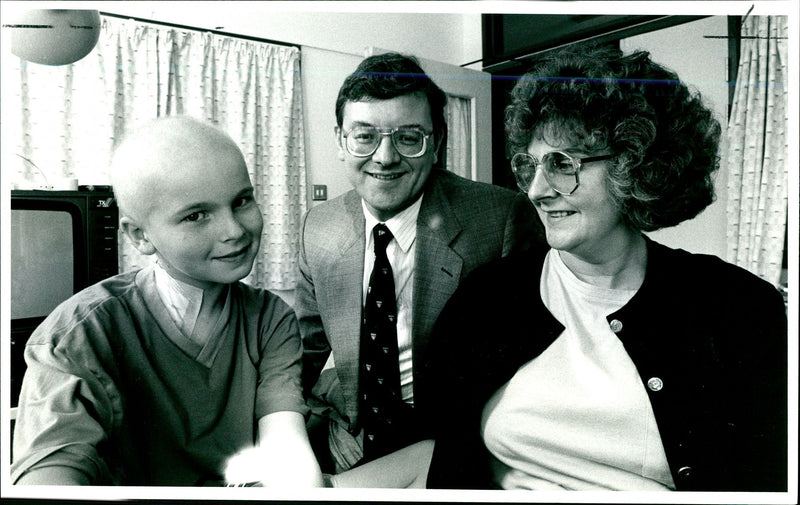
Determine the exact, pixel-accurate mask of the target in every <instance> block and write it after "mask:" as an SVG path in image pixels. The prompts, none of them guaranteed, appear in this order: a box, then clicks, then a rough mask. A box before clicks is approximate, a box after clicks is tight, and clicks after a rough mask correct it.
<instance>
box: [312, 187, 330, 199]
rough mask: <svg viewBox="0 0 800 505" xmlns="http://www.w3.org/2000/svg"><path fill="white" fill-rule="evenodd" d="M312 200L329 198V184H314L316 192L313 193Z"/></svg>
mask: <svg viewBox="0 0 800 505" xmlns="http://www.w3.org/2000/svg"><path fill="white" fill-rule="evenodd" d="M311 199H312V200H327V199H328V186H326V185H324V184H314V193H313V194H312V195H311Z"/></svg>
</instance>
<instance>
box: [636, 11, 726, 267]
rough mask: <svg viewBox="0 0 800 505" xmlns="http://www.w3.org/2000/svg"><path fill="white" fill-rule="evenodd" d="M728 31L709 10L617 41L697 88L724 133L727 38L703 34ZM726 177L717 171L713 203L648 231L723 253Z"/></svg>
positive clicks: (669, 242) (700, 250) (668, 242)
mask: <svg viewBox="0 0 800 505" xmlns="http://www.w3.org/2000/svg"><path fill="white" fill-rule="evenodd" d="M727 33H728V25H727V18H726V17H725V16H713V17H709V18H705V19H701V20H698V21H693V22H691V23H686V24H683V25H678V26H675V27H672V28H667V29H664V30H659V31H656V32H651V33H646V34H644V35H639V36H636V37H631V38H628V39H625V40H623V41H621V47H622V49H623V51H626V52H627V51H631V50H633V49H644V50H647V51H650V53H651V55H652V57H653V60H654V61H657V62H658V63H661V64H663V65H664V66H666V67H668V68H670V69H672V70H673V71H675V72H676V73H677V74H678V76H679V77H680V78H681V80H683V81H684V82H685V83H686V84H688V85H690V86H691V87H693V88H695V89H696V90H697V91H699V92H700V94H701V96H702V97H703V99H704V100H705V102H706V104H707V105H709V106H710V107H711V108H712V110H714V112H715V113H716V116H717V119H718V120H719V121H720V123H721V125H722V127H723V134H724V129H725V125H726V123H727V114H728V82H727V75H728V74H727V71H728V70H727V57H728V41H727V39H723V38H719V39H718V38H705V37H704V36H705V35H714V36H720V35H721V36H725V35H727ZM727 181H728V178H727V174H726V173H725V172H724V171H722V170H720V171H718V172H717V174H716V178H715V185H716V192H717V199H716V201H715V202H714V203H712V204H711V205H710V206H708V207H707V208H706V209H705V210H704V211H703V212H702V213H701V214H700V215H699V216H697V217H696V218H694V219H692V220H691V221H686V222H683V223H681V224H680V225H678V226H676V227H673V228H667V229H664V230H658V231H656V232H654V233H651V234H649V235H650V236H651V237H652V238H653V239H654V240H657V241H659V242H661V243H663V244H666V245H668V246H670V247H680V248H682V249H686V250H687V251H691V252H698V253H708V254H715V255H717V256H719V257H720V258H722V259H725V251H726V247H727V246H726V238H725V234H726V229H727V219H726V217H725V208H726V205H727V200H728V198H727V191H728V188H727Z"/></svg>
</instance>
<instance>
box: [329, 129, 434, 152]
mask: <svg viewBox="0 0 800 505" xmlns="http://www.w3.org/2000/svg"><path fill="white" fill-rule="evenodd" d="M357 128H371V129H373V130H375V131H376V132H377V133H378V135H380V136H381V137H389V139H390V140H391V142H392V147H393V148H394V150H395V151H397V154H399V155H400V156H402V157H403V158H412V159H414V158H420V157H422V156H423V155H424V154H425V153H426V152H427V151H428V138H430V137H431V135H433V133H434V131H433V130H430V131H427V130H425V129H424V128H416V127H413V128H408V127H400V128H381V127H380V126H367V125H359V126H354V127H352V128H350V130H349V131H347V132H345V131H344V129H342V127H340V126H337V127H336V131H337V133H339V134H340V135H341V136H342V138H343V139H344V148H345V149H346V150H347V152H348V153H349V154H350V155H351V156H355V157H356V158H369V157H370V156H373V155H374V154H375V153H376V152H378V149H379V148H380V147H381V144H382V143H383V138H381V139H380V140H378V143H377V144H375V148H374V149H373V150H372V152H370V153H369V154H357V153H354V152H353V151H351V150H350V146H349V145H347V136H348V135H350V134H351V133H353V130H355V129H357ZM402 130H411V131H416V132H420V133H422V149H421V150H420V152H419V153H418V154H415V155H413V156H408V155H406V154H403V153H401V152H400V149H398V147H397V144H395V139H394V134H395V133H397V132H399V131H402Z"/></svg>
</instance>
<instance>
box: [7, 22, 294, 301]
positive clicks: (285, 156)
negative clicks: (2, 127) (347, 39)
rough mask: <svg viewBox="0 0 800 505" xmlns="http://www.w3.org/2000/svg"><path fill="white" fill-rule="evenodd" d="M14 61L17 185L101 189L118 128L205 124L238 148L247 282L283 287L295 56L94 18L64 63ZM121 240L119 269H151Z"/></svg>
mask: <svg viewBox="0 0 800 505" xmlns="http://www.w3.org/2000/svg"><path fill="white" fill-rule="evenodd" d="M13 60H16V61H13V62H10V66H12V68H13V70H12V71H13V76H12V78H10V79H9V80H8V82H9V84H10V87H11V88H12V89H13V91H12V92H11V93H10V95H11V96H12V97H13V98H14V99H15V100H16V101H17V102H18V103H19V106H18V107H17V106H12V107H8V108H6V111H5V112H4V119H7V120H8V121H9V123H8V124H17V125H20V130H19V132H18V134H16V135H14V137H15V139H16V146H15V147H14V148H15V153H16V154H18V156H16V157H14V159H13V160H12V161H14V163H12V164H11V166H12V169H11V175H12V179H13V181H14V184H15V185H16V186H19V187H38V186H43V185H45V183H46V180H45V179H52V180H56V179H58V178H63V177H71V178H77V179H78V180H79V183H80V184H108V180H109V178H108V173H107V163H108V157H109V154H110V153H111V151H112V150H113V147H114V146H115V144H116V142H118V141H119V139H120V138H121V137H122V135H123V134H124V132H125V131H126V130H128V129H129V128H131V127H133V126H135V125H136V124H138V123H141V122H143V121H146V120H149V119H152V118H156V117H159V116H169V115H179V114H181V115H190V116H193V117H197V118H199V119H204V120H207V121H210V122H212V123H214V124H216V125H218V126H219V127H220V128H222V129H223V130H225V131H226V132H228V134H229V135H230V136H231V137H232V138H233V140H234V141H236V142H237V143H238V144H239V146H240V148H241V149H242V152H243V154H244V157H245V161H246V162H247V166H248V169H249V170H250V177H251V180H252V181H253V184H254V187H255V188H256V199H257V201H258V203H259V205H260V206H261V210H262V213H263V216H264V233H263V236H262V248H261V252H260V254H259V256H258V258H257V260H256V264H255V266H254V268H253V272H252V273H251V275H250V276H249V277H248V278H247V279H246V281H247V282H249V283H251V284H253V285H255V286H258V287H264V288H268V289H276V290H284V289H292V288H293V287H294V283H295V276H296V256H297V244H298V241H299V229H300V219H301V217H302V215H303V213H304V212H305V210H306V169H305V150H304V145H303V108H302V92H301V89H302V88H301V82H300V50H299V49H298V48H295V47H284V46H278V45H273V44H266V43H260V42H254V41H248V40H244V39H235V38H231V37H226V36H220V35H216V34H211V33H204V32H199V31H197V32H195V31H181V30H176V29H172V28H168V27H161V26H157V25H150V24H145V23H140V22H137V21H133V20H122V19H117V18H112V17H103V27H102V32H101V35H100V40H99V42H98V45H97V47H96V48H95V49H94V50H93V51H92V52H91V53H90V54H89V55H88V56H87V57H85V58H83V59H82V60H80V61H78V62H76V63H74V64H72V65H65V66H61V67H48V66H45V65H36V64H30V63H26V62H24V61H19V60H17V59H16V58H14V59H13ZM4 70H5V69H4ZM12 103H13V102H12ZM4 105H5V104H4ZM10 109H13V110H10ZM4 150H5V149H4ZM6 152H8V151H6ZM8 158H9V157H8V156H4V160H6V159H8ZM4 165H5V163H4ZM4 173H8V172H6V170H5V166H4ZM120 244H121V248H120V269H121V270H122V271H126V270H130V269H132V268H137V267H139V266H142V265H144V264H146V263H148V262H149V261H151V259H152V258H148V257H142V256H140V255H139V254H138V252H137V251H136V250H135V249H134V248H133V247H131V246H130V244H128V242H127V240H121V241H120Z"/></svg>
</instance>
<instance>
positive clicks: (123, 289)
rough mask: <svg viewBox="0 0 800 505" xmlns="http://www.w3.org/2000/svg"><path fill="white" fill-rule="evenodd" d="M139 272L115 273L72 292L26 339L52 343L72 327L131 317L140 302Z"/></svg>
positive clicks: (63, 336)
mask: <svg viewBox="0 0 800 505" xmlns="http://www.w3.org/2000/svg"><path fill="white" fill-rule="evenodd" d="M139 272H140V271H139V270H136V271H131V272H125V273H121V274H117V275H115V276H112V277H109V278H107V279H104V280H102V281H100V282H98V283H96V284H93V285H91V286H89V287H87V288H85V289H83V290H81V291H79V292H78V293H75V294H74V295H72V296H71V297H69V298H68V299H67V300H65V301H64V302H62V303H61V304H59V305H58V306H57V307H56V308H55V309H53V311H52V312H50V314H49V315H48V316H47V317H46V318H45V320H44V321H43V322H42V323H41V324H40V325H39V327H38V328H37V329H36V331H34V333H33V334H32V335H31V337H30V338H29V340H28V343H34V344H35V343H53V344H54V343H56V342H57V341H61V340H63V339H64V338H67V335H68V334H70V333H74V331H75V328H76V327H93V328H99V327H101V326H103V325H104V324H105V323H106V322H108V323H112V322H114V321H115V320H116V321H117V322H118V320H119V319H120V318H123V317H127V318H129V319H130V318H132V317H133V315H132V314H135V313H137V312H139V311H140V310H139V309H136V306H137V305H142V303H141V301H140V300H141V293H140V292H139V288H138V287H137V285H136V276H137V275H138V273H139ZM79 333H85V332H79ZM90 333H91V334H94V333H97V332H96V331H92V332H90Z"/></svg>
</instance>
